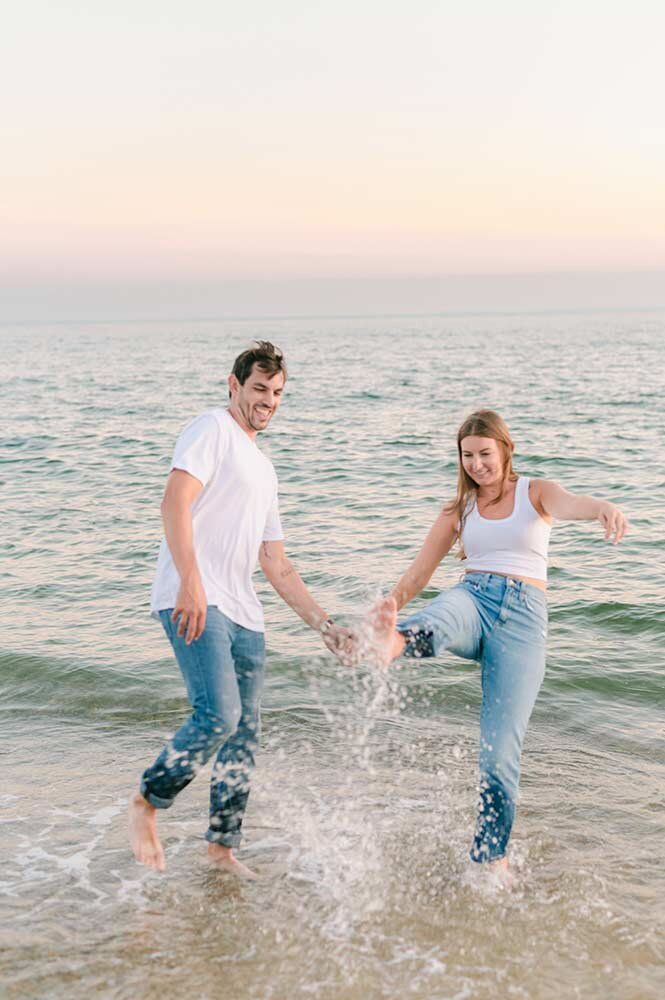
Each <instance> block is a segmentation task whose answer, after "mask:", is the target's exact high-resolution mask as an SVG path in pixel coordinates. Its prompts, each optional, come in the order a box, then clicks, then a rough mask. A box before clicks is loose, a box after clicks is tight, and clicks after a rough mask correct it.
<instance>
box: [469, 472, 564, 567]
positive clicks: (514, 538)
mask: <svg viewBox="0 0 665 1000" xmlns="http://www.w3.org/2000/svg"><path fill="white" fill-rule="evenodd" d="M551 530H552V525H551V524H549V523H548V522H547V521H546V520H545V519H544V518H542V517H541V516H540V514H539V513H538V511H537V510H536V509H535V507H534V506H533V504H532V503H531V500H530V499H529V480H528V478H527V477H526V476H520V477H519V479H518V480H517V483H516V485H515V504H514V507H513V512H512V514H509V515H508V517H502V518H500V519H499V520H495V521H492V520H490V519H489V518H487V517H481V515H480V514H479V513H478V505H477V504H476V502H475V501H474V503H473V506H472V507H471V509H470V510H469V513H468V514H467V517H466V520H465V522H464V527H463V529H462V545H463V547H464V554H465V556H466V558H465V560H464V562H463V563H462V565H463V566H464V568H465V569H468V570H473V569H477V570H480V571H481V572H483V573H505V574H507V575H508V576H528V577H531V578H532V579H533V580H547V546H548V543H549V540H550V532H551Z"/></svg>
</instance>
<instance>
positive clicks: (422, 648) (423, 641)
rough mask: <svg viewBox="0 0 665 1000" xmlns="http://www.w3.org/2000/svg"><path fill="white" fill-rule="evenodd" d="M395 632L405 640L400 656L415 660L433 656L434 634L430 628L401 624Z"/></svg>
mask: <svg viewBox="0 0 665 1000" xmlns="http://www.w3.org/2000/svg"><path fill="white" fill-rule="evenodd" d="M397 631H398V632H399V634H400V635H403V636H404V639H405V640H406V646H405V647H404V649H403V650H402V653H401V655H402V656H410V657H413V659H416V660H420V659H422V658H423V657H429V656H434V642H433V639H434V632H433V630H432V629H431V628H428V627H427V626H426V625H417V624H416V625H413V624H412V625H407V624H402V625H398V626H397Z"/></svg>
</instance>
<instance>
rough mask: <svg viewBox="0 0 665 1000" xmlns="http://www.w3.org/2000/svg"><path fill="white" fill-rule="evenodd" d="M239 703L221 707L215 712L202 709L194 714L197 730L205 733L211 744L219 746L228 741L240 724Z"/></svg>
mask: <svg viewBox="0 0 665 1000" xmlns="http://www.w3.org/2000/svg"><path fill="white" fill-rule="evenodd" d="M240 715H241V709H240V703H238V704H231V705H228V706H223V707H220V708H218V709H217V710H213V709H209V708H208V709H203V710H199V711H197V712H196V713H195V720H196V722H197V725H198V726H199V729H201V730H202V731H203V732H205V733H206V735H207V737H208V739H209V740H210V742H211V743H213V744H216V745H218V746H221V744H222V743H224V742H226V740H228V739H230V737H231V736H233V735H234V733H235V732H236V730H237V729H238V725H239V723H240Z"/></svg>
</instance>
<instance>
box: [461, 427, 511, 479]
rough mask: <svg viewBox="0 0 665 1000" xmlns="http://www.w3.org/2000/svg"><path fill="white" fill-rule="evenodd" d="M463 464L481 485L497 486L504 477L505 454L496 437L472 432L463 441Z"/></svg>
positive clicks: (467, 472)
mask: <svg viewBox="0 0 665 1000" xmlns="http://www.w3.org/2000/svg"><path fill="white" fill-rule="evenodd" d="M461 454H462V466H463V468H464V471H465V472H466V474H467V475H468V476H470V477H471V479H473V481H474V483H477V484H478V486H479V487H482V486H495V485H497V484H499V483H500V482H501V480H502V477H503V456H502V454H501V448H500V447H499V442H498V441H495V440H494V438H486V437H478V436H477V435H475V434H470V435H469V436H468V437H465V438H462V442H461Z"/></svg>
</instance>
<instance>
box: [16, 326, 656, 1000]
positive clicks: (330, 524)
mask: <svg viewBox="0 0 665 1000" xmlns="http://www.w3.org/2000/svg"><path fill="white" fill-rule="evenodd" d="M664 327H665V316H664V315H663V314H662V313H660V314H658V313H654V314H636V315H627V314H623V315H615V316H612V315H584V316H575V315H565V316H496V317H489V316H485V317H458V318H440V317H439V318H428V319H404V318H394V319H389V318H388V319H374V320H368V319H363V320H353V319H346V320H334V321H333V320H325V321H315V320H308V321H304V320H297V321H296V320H289V321H287V320H281V321H262V322H260V323H257V322H252V323H249V322H240V321H238V322H224V323H191V324H180V325H176V324H173V325H165V324H161V325H157V324H142V325H136V326H131V325H129V324H122V325H103V324H90V325H82V326H77V327H74V326H62V325H60V326H53V327H48V326H41V327H20V328H18V327H17V328H11V327H4V328H0V341H1V343H2V348H3V351H2V361H0V378H1V380H2V397H1V398H2V401H3V411H4V412H3V420H2V431H1V433H2V441H1V445H2V467H1V469H0V480H1V484H2V496H3V528H4V530H3V533H2V538H1V539H0V549H1V551H2V564H1V571H0V573H1V575H0V588H1V590H2V601H1V602H0V625H1V626H2V635H3V641H2V644H1V645H0V676H1V677H2V693H3V719H2V730H1V732H2V751H3V762H4V765H5V766H4V768H3V779H4V780H3V783H2V788H1V791H0V805H1V807H2V811H1V814H0V835H1V838H2V842H3V846H4V851H3V857H4V858H5V864H4V866H3V871H2V873H1V874H0V900H1V904H0V905H1V906H2V913H3V927H4V931H3V945H4V947H3V952H2V955H1V957H0V963H1V965H0V972H1V974H2V980H3V982H4V989H5V991H6V995H7V996H9V997H21V998H22V997H33V996H34V997H41V996H44V997H46V996H48V997H63V998H75V997H83V996H86V997H87V996H89V995H90V994H91V993H96V994H97V995H99V996H102V997H109V998H115V997H118V998H124V997H128V998H129V997H153V996H154V997H158V996H164V995H166V996H168V997H169V998H181V997H182V998H185V997H190V996H192V995H194V996H197V997H210V998H213V997H214V998H216V997H220V996H226V995H227V994H228V995H229V996H231V995H232V996H235V997H238V998H245V997H247V998H250V997H251V998H254V997H256V998H263V997H266V998H268V997H270V998H276V1000H282V998H286V997H291V996H307V995H310V994H312V995H316V996H318V997H322V998H328V997H330V998H343V1000H346V998H348V1000H356V998H361V997H362V998H366V997H394V996H413V997H422V998H425V997H428V998H430V997H435V998H466V997H473V998H475V997H488V998H490V997H492V998H493V997H497V998H499V997H500V998H503V997H524V998H535V997H537V998H541V997H542V998H550V997H552V998H555V997H557V998H559V997H562V996H565V997H585V998H588V997H603V998H605V997H617V998H619V997H620V998H622V1000H623V998H635V1000H638V998H639V1000H642V998H651V997H654V998H655V997H660V996H661V995H662V994H663V990H664V989H665V964H664V963H665V948H664V946H663V934H664V931H665V904H664V903H663V899H664V898H665V875H663V869H662V862H661V856H662V845H663V835H664V832H665V831H664V823H663V805H664V798H665V750H664V747H663V721H662V720H663V701H664V694H665V682H664V681H663V667H664V666H665V654H664V652H663V647H664V644H663V637H664V635H665V613H664V611H663V607H664V601H663V598H664V597H665V574H664V573H663V569H662V552H663V548H664V547H665V542H664V541H663V538H664V537H665V535H664V532H663V527H664V520H665V518H664V517H663V503H662V499H661V498H662V489H663V486H664V485H665V482H664V481H663V465H662V454H663V445H664V443H665V442H664V435H663V431H662V396H663V376H662V372H663V361H664V356H665V352H664V350H663V348H662V347H661V346H660V343H661V342H662V334H663V332H664ZM254 336H262V337H270V338H271V339H274V340H275V341H276V342H277V343H278V344H280V345H281V346H282V347H284V348H285V350H286V352H287V358H288V361H289V364H290V372H291V377H290V379H289V382H288V387H287V393H286V398H285V401H284V404H283V406H282V409H281V411H280V413H279V414H278V416H277V417H276V418H275V420H274V421H273V424H272V426H271V428H270V430H269V431H268V432H267V434H266V435H264V437H263V439H262V447H264V448H265V450H266V451H267V452H268V453H269V454H270V456H271V458H272V460H273V462H274V463H275V466H276V469H277V472H278V475H279V477H280V483H281V497H282V513H283V520H284V524H285V528H286V533H287V547H288V550H289V553H290V554H291V556H292V558H293V560H294V562H295V563H296V565H297V566H298V568H299V569H300V571H301V573H302V575H303V576H304V578H305V579H306V581H307V583H308V585H309V586H310V587H311V589H312V590H313V592H314V593H315V594H316V596H317V597H318V599H319V600H320V602H321V603H322V604H323V605H324V606H325V607H326V608H327V609H328V610H329V611H331V612H334V613H335V614H336V615H338V616H341V617H346V618H348V620H350V621H354V620H357V619H358V617H359V615H360V614H361V613H362V611H363V609H364V608H365V607H367V605H368V603H369V602H370V601H371V599H372V596H373V595H375V594H376V593H377V591H378V590H380V589H381V588H384V589H385V588H388V587H389V586H391V585H392V583H394V581H395V579H396V578H397V576H398V575H399V573H400V572H401V571H402V570H403V569H404V567H405V566H406V564H407V563H408V560H409V559H410V558H411V557H412V555H413V554H414V553H415V551H416V550H417V548H418V546H419V544H420V541H421V540H422V537H423V536H424V534H425V532H426V530H427V527H428V525H429V523H431V521H432V519H433V517H434V516H435V514H436V512H437V510H438V507H439V505H440V503H441V501H442V500H443V499H445V498H446V497H448V496H449V495H450V493H451V490H452V488H453V486H454V480H455V450H454V432H455V429H456V426H457V425H458V423H459V422H460V420H461V419H462V418H463V417H464V416H465V415H466V413H467V412H469V410H471V409H472V408H475V407H476V406H479V405H491V406H493V407H495V408H497V409H499V410H500V411H501V412H503V413H504V415H505V416H506V418H507V419H508V422H509V424H510V426H511V428H512V430H513V433H514V436H515V438H516V440H517V442H518V455H517V467H518V469H519V470H520V471H521V472H523V473H525V474H528V475H540V476H549V477H553V478H556V479H558V480H559V481H560V482H561V483H562V484H563V485H565V486H567V487H568V488H570V489H573V490H578V491H583V492H592V493H594V492H595V493H600V494H602V495H605V496H607V497H609V498H612V499H615V500H616V501H617V502H620V503H621V504H622V505H623V506H624V508H625V510H626V512H627V514H628V516H629V517H630V520H631V531H630V533H629V535H628V536H627V537H626V539H625V541H624V542H623V543H622V544H621V546H619V547H618V548H615V547H612V546H608V545H606V544H605V543H604V542H603V541H602V537H601V533H600V531H599V530H597V529H596V527H595V526H594V525H589V524H568V525H556V526H555V530H554V532H553V540H552V547H551V580H550V638H549V647H548V670H547V676H546V680H545V683H544V686H543V689H542V692H541V695H540V698H539V701H538V703H537V706H536V709H535V711H534V715H533V718H532V721H531V725H530V729H529V733H528V735H527V742H526V747H525V753H524V759H523V780H522V800H521V804H520V808H519V811H518V817H517V821H516V825H515V831H514V836H513V841H512V845H513V846H512V850H513V865H514V870H515V874H516V885H515V888H514V890H513V891H512V892H510V893H507V892H505V891H502V890H499V889H497V888H496V887H495V886H493V885H492V884H491V883H489V882H488V880H487V879H486V878H484V877H482V878H481V877H480V873H479V872H478V870H477V869H476V867H474V866H471V864H470V863H469V862H468V861H467V857H466V852H467V850H468V846H469V840H470V835H471V831H472V828H473V818H474V806H475V795H476V792H475V782H476V759H475V758H476V751H477V738H478V737H477V715H478V706H479V695H480V692H479V684H478V676H477V668H476V667H475V666H474V665H473V664H469V663H466V662H464V661H458V660H456V659H455V658H454V657H452V656H447V655H446V656H443V657H441V658H440V659H438V660H430V661H426V662H420V663H417V664H416V663H409V664H407V665H406V666H404V667H403V668H402V669H392V670H390V671H389V672H388V673H387V674H377V673H376V672H373V671H371V670H369V669H360V670H358V671H348V670H345V669H344V668H342V667H340V666H338V665H337V664H336V663H335V662H334V661H333V660H332V659H331V658H330V657H329V655H328V654H327V653H326V652H325V650H323V648H322V647H321V646H320V645H319V644H318V642H317V640H316V637H315V636H314V635H313V633H311V632H309V631H308V630H307V629H305V628H304V627H303V626H302V625H301V623H300V622H299V620H298V619H297V618H295V616H294V615H293V613H292V612H291V611H290V610H289V609H288V608H286V607H285V606H284V605H283V604H281V603H280V602H279V601H278V600H277V598H276V597H275V596H274V595H273V594H272V592H271V591H270V589H269V588H266V586H265V585H264V584H262V582H261V580H260V578H259V577H257V586H258V587H259V590H260V593H261V596H262V598H263V599H264V602H265V607H266V619H267V627H268V634H267V641H268V682H267V690H266V695H265V699H264V714H263V722H264V737H263V749H262V752H261V755H260V757H259V762H258V768H257V771H256V775H255V780H254V785H253V792H252V798H251V800H250V808H249V811H248V816H247V820H246V831H245V832H246V842H245V846H244V847H243V849H242V851H241V857H242V858H243V860H245V861H246V862H247V863H248V864H250V865H252V866H254V867H255V868H256V869H257V871H258V872H259V874H260V879H259V881H258V882H256V883H252V884H237V883H236V882H234V881H233V880H231V879H230V878H229V877H228V876H224V875H222V874H220V873H216V872H213V871H210V870H209V869H207V868H206V867H205V865H204V864H203V860H202V858H203V854H204V846H203V840H202V835H203V832H204V830H205V827H206V812H207V787H206V779H205V776H204V775H201V776H199V778H198V780H197V781H196V782H194V783H193V785H192V786H190V788H189V789H187V790H186V791H185V792H184V793H183V794H182V796H181V797H180V798H179V799H178V802H177V803H176V805H175V806H174V807H173V808H172V809H171V810H170V811H169V812H168V813H167V814H165V815H164V816H163V817H161V830H162V833H163V836H164V841H165V845H166V852H167V863H168V869H167V872H166V874H165V875H164V876H158V875H156V874H153V873H151V872H148V871H145V870H143V869H141V868H140V867H139V866H138V865H136V864H135V863H134V862H133V861H132V859H131V857H130V855H129V853H128V850H127V847H126V843H125V831H124V804H125V801H126V798H127V796H128V794H129V792H130V791H131V790H132V789H133V787H134V786H135V783H136V780H137V776H138V774H139V773H140V771H141V769H142V768H143V767H144V766H145V765H146V764H147V763H149V762H150V761H151V760H152V758H153V757H154V756H155V755H156V753H157V751H158V750H159V748H160V747H161V744H162V742H163V740H164V738H165V735H166V734H167V733H170V732H172V731H173V730H174V729H175V728H176V727H177V725H178V724H179V722H180V721H181V719H182V718H183V716H184V714H185V712H186V703H185V701H184V698H183V689H182V682H181V680H180V678H179V675H178V672H177V668H176V666H175V663H174V662H173V661H172V658H171V656H170V653H169V649H168V646H167V643H166V640H165V639H164V637H163V636H162V635H161V634H160V630H159V627H158V626H157V625H156V623H154V622H153V621H152V620H151V619H150V618H149V617H148V613H147V611H148V595H149V586H150V581H151V577H152V571H153V567H154V562H155V558H156V549H157V545H158V542H159V534H160V525H159V513H158V507H159V499H160V493H161V489H162V485H163V482H164V478H165V475H166V473H167V471H168V462H169V458H170V452H171V448H172V445H173V441H174V438H175V435H176V434H177V431H178V429H179V428H180V427H181V426H182V425H183V423H184V422H185V421H186V420H187V419H189V418H190V416H192V415H194V414H196V413H198V412H200V411H201V410H203V409H205V408H207V407H209V406H213V405H219V404H220V403H223V401H224V399H225V391H224V387H223V384H222V379H223V376H224V374H225V371H226V368H227V367H228V364H229V361H230V360H231V359H232V358H233V356H234V355H235V354H236V353H237V352H238V351H239V350H241V349H242V348H243V347H244V346H245V345H246V343H247V341H248V340H249V339H250V338H251V337H254ZM459 572H460V567H459V564H458V563H456V562H455V561H454V560H452V559H448V560H445V561H444V563H443V564H442V566H441V567H440V569H439V570H438V571H437V574H436V575H435V577H434V579H433V580H432V583H431V584H430V586H429V588H428V590H427V591H426V593H425V594H424V595H423V597H422V598H420V599H418V600H416V601H414V607H416V606H418V604H419V603H421V602H422V601H423V600H426V599H427V598H428V597H431V596H432V595H433V594H435V593H437V592H438V591H439V590H440V589H441V588H443V587H445V586H449V585H451V584H452V583H454V582H455V580H456V578H457V576H458V575H459Z"/></svg>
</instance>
